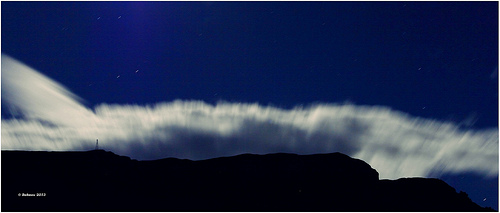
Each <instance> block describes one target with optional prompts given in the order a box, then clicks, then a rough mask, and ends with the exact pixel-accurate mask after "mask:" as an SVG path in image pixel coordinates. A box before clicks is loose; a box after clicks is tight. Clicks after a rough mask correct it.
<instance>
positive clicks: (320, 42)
mask: <svg viewBox="0 0 500 213" xmlns="http://www.w3.org/2000/svg"><path fill="white" fill-rule="evenodd" d="M2 5H3V8H4V9H3V10H2V14H3V15H2V27H3V29H2V41H3V42H2V51H3V52H5V53H7V54H10V55H12V56H13V57H15V58H18V59H19V60H21V61H23V62H25V63H27V64H28V65H30V66H32V67H34V68H36V69H38V70H41V71H42V72H44V73H45V74H47V75H48V76H50V77H51V78H53V79H55V80H57V81H59V82H61V83H62V84H63V85H66V86H67V87H69V89H70V90H71V91H73V92H74V93H76V94H78V95H79V96H81V97H82V98H84V99H85V100H87V101H88V105H89V106H93V105H95V104H99V103H103V102H106V103H134V104H135V103H138V104H142V103H155V102H160V101H170V100H174V99H195V100H204V101H207V102H211V103H215V102H216V101H218V100H226V101H238V102H258V103H260V104H264V105H267V104H272V105H275V106H280V107H293V106H295V105H298V104H309V103H312V102H343V101H351V102H354V103H356V104H362V105H365V104H367V105H385V106H390V107H392V108H394V109H397V110H401V111H404V112H408V113H410V114H412V115H417V116H422V117H428V118H437V119H441V120H452V121H460V120H463V119H466V118H467V117H468V116H477V118H478V120H477V123H476V124H475V126H476V127H495V126H498V122H497V118H498V103H497V100H498V92H497V91H498V89H497V88H498V83H497V80H496V79H497V74H495V73H497V69H498V66H497V64H498V54H497V52H498V38H497V37H498V8H497V2H473V3H471V2H418V3H417V2H384V3H375V2H370V3H367V2H309V3H305V2H237V3H234V2H215V3H212V2H197V3H187V2H148V3H145V2H94V3H86V2H79V3H72V2H52V3H47V2H29V3H19V2H15V3H14V2H4V3H2ZM137 70H139V71H138V72H137V73H136V71H137ZM118 76H120V77H119V78H117V77H118ZM424 107H425V108H424Z"/></svg>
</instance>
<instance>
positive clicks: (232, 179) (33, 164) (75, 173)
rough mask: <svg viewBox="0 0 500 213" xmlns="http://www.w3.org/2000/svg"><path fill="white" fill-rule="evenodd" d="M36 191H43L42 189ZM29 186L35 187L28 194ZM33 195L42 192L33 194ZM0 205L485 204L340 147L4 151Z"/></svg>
mask: <svg viewBox="0 0 500 213" xmlns="http://www.w3.org/2000/svg"><path fill="white" fill-rule="evenodd" d="M38 193H41V194H38ZM29 195H34V196H29ZM37 195H38V196H37ZM1 208H2V209H1V210H2V211H488V210H492V209H490V208H482V207H480V206H478V205H477V204H475V203H473V202H472V201H471V200H470V199H469V198H468V196H467V194H466V193H464V192H460V193H457V192H456V191H455V189H454V188H452V187H451V186H449V185H448V184H446V183H445V182H443V181H441V180H438V179H427V178H402V179H398V180H379V175H378V172H377V171H375V170H374V169H372V168H371V167H370V165H368V164H367V163H365V162H364V161H361V160H358V159H353V158H351V157H349V156H347V155H344V154H341V153H332V154H315V155H296V154H268V155H251V154H243V155H238V156H234V157H221V158H214V159H209V160H200V161H191V160H181V159H176V158H166V159H161V160H155V161H137V160H132V159H130V158H128V157H124V156H118V155H116V154H114V153H112V152H106V151H103V150H95V151H88V152H28V151H2V207H1Z"/></svg>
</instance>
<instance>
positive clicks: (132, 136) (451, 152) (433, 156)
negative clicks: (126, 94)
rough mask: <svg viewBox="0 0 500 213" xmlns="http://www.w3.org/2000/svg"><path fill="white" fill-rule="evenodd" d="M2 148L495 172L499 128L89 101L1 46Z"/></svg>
mask: <svg viewBox="0 0 500 213" xmlns="http://www.w3.org/2000/svg"><path fill="white" fill-rule="evenodd" d="M2 100H3V103H2V104H8V105H10V107H11V108H15V109H17V110H18V111H19V112H20V113H21V114H22V116H21V117H20V118H19V117H18V118H15V119H14V118H13V119H2V149H4V150H6V149H24V150H85V149H92V148H93V146H94V142H95V139H96V138H99V142H100V146H101V147H103V148H105V149H107V150H111V151H113V152H115V153H117V154H121V155H127V156H130V157H132V158H135V159H157V158H165V157H178V158H188V159H206V158H211V157H218V156H230V155H236V154H241V153H257V154H264V153H274V152H291V153H299V154H312V153H327V152H343V153H346V154H349V155H351V156H353V157H355V158H360V159H363V160H365V161H366V162H368V163H369V164H370V165H372V167H374V168H375V169H377V171H379V173H380V176H381V178H399V177H403V176H427V175H429V174H430V173H431V172H463V171H472V172H476V173H480V174H484V175H489V176H495V175H498V130H497V129H484V130H472V129H464V128H462V127H460V128H459V126H458V125H457V124H454V123H449V122H442V121H437V120H431V119H424V118H418V117H413V116H410V115H408V114H406V113H403V112H398V111H395V110H392V109H390V108H388V107H382V106H356V105H353V104H314V105H310V106H308V107H296V108H293V109H280V108H276V107H270V106H261V105H259V104H248V103H229V102H219V103H218V104H216V105H211V104H207V103H205V102H202V101H182V100H178V101H174V102H165V103H158V104H153V105H146V106H139V105H109V104H101V105H99V106H96V107H95V108H94V109H93V110H92V109H88V108H86V107H85V106H83V105H82V104H80V102H79V99H78V98H77V96H75V95H73V94H72V93H71V92H69V91H68V90H67V89H65V88H64V87H63V86H61V85H59V84H58V83H56V82H54V81H52V80H51V79H49V78H47V77H45V76H43V75H41V74H40V73H38V72H36V71H35V70H33V69H31V68H29V67H27V66H25V65H23V64H21V63H19V62H17V61H15V60H14V59H12V58H9V57H8V56H5V55H2Z"/></svg>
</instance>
